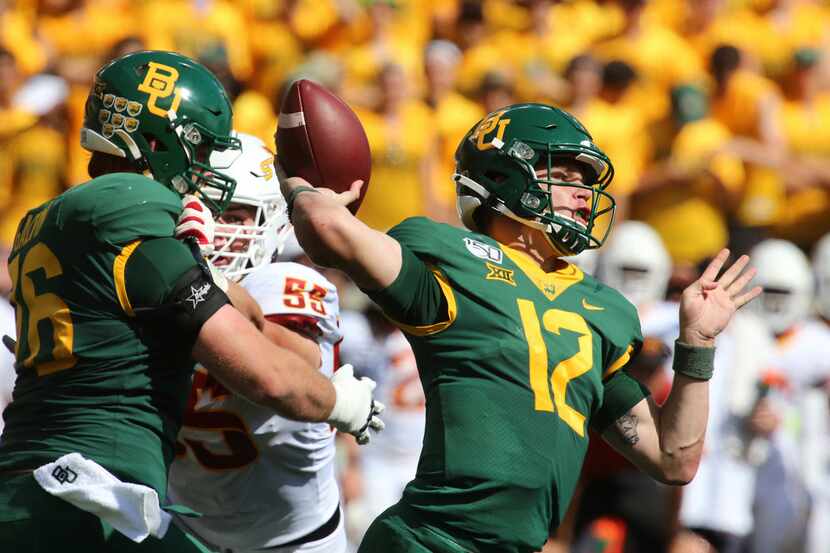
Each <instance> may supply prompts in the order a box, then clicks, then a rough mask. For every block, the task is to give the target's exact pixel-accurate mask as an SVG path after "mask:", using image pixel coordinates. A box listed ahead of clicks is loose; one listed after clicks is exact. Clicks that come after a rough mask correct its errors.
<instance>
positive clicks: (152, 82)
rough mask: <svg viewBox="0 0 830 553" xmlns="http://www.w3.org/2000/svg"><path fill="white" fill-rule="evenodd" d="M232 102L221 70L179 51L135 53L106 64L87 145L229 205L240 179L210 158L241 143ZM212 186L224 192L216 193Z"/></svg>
mask: <svg viewBox="0 0 830 553" xmlns="http://www.w3.org/2000/svg"><path fill="white" fill-rule="evenodd" d="M231 119H232V111H231V103H230V100H229V99H228V96H227V94H226V93H225V89H224V88H223V87H222V85H221V84H220V83H219V81H218V80H217V79H216V77H215V76H214V75H213V74H212V73H211V72H210V71H209V70H208V69H207V68H205V67H204V66H203V65H201V64H199V63H198V62H196V61H194V60H192V59H190V58H188V57H185V56H182V55H181V54H176V53H174V52H162V51H146V52H135V53H130V54H127V55H125V56H122V57H120V58H117V59H115V60H113V61H111V62H109V63H108V64H107V65H105V66H104V67H102V68H101V69H100V70H99V71H98V73H97V74H96V75H95V81H94V84H93V86H92V90H91V91H90V93H89V97H88V98H87V101H86V111H85V114H84V126H83V129H82V130H81V145H82V146H83V147H84V148H86V149H87V150H90V151H94V152H103V153H105V154H109V155H113V156H117V157H122V158H126V159H128V160H130V161H131V162H132V163H133V164H134V166H135V167H136V169H137V170H138V171H139V172H142V173H144V174H146V175H147V176H149V177H152V178H153V179H155V180H157V181H159V182H161V183H162V184H164V185H166V186H168V187H170V188H172V189H173V190H175V191H176V192H178V193H179V194H188V193H189V194H197V195H198V196H200V198H201V199H202V201H204V202H205V203H206V204H207V205H208V207H209V208H210V209H211V210H212V211H214V212H216V213H221V212H222V211H224V209H225V208H226V207H227V205H228V203H229V202H230V199H231V198H232V197H233V191H234V188H235V187H236V182H235V181H234V179H232V178H231V177H229V176H227V175H226V174H224V173H222V172H221V171H220V170H218V169H222V168H221V167H211V166H210V165H209V159H210V154H211V153H212V152H214V151H224V150H229V149H231V150H239V149H240V145H239V139H237V138H234V137H232V136H231V129H232V121H231ZM204 188H211V189H214V191H216V192H218V193H215V194H211V195H210V196H208V195H207V194H204V193H201V190H202V189H204Z"/></svg>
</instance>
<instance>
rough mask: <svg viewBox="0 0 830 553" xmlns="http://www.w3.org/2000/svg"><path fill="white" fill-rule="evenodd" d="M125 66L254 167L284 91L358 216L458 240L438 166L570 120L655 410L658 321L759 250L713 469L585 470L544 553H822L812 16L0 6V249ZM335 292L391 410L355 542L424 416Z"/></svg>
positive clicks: (823, 197)
mask: <svg viewBox="0 0 830 553" xmlns="http://www.w3.org/2000/svg"><path fill="white" fill-rule="evenodd" d="M140 49H168V50H176V51H179V52H182V53H184V54H187V55H189V56H193V57H195V58H197V59H199V60H200V61H202V62H203V63H204V64H206V65H207V66H208V67H209V68H210V69H212V70H213V71H214V72H215V73H216V74H217V75H218V76H219V77H220V79H221V80H222V81H223V83H224V84H225V87H226V89H227V91H228V93H229V94H230V96H231V99H232V100H233V104H234V120H235V125H234V126H235V128H236V129H237V130H239V131H242V132H248V133H251V134H254V135H256V136H259V137H260V138H262V140H264V141H265V142H266V144H271V145H273V133H274V129H275V128H276V121H277V114H278V113H279V105H280V101H281V97H282V93H283V91H284V90H285V89H286V87H287V84H288V83H290V82H291V81H292V80H294V79H296V78H299V77H305V78H311V79H314V80H316V81H318V82H321V83H322V84H324V85H325V86H327V87H328V88H330V89H332V90H333V91H335V92H336V93H337V94H339V95H340V96H341V97H343V98H344V99H345V100H346V101H347V102H348V103H349V104H350V105H351V106H353V107H354V108H355V110H356V111H357V112H358V115H359V117H360V118H361V121H362V122H363V125H364V128H365V129H366V132H367V135H368V138H369V143H370V146H371V149H372V156H373V160H372V179H371V183H370V186H369V191H368V194H367V197H366V200H365V201H364V203H363V206H362V207H361V211H360V214H359V216H360V217H361V218H362V219H364V220H365V221H366V222H367V223H368V224H370V225H372V226H375V227H377V228H388V227H390V226H392V225H394V224H396V223H397V222H399V221H400V220H401V219H403V218H405V217H408V216H412V215H428V216H430V217H433V218H435V219H438V220H443V221H446V222H450V223H454V224H457V217H456V214H455V205H454V202H455V187H454V184H453V181H452V173H453V167H454V163H453V154H454V151H455V147H456V146H457V144H458V142H459V140H460V139H461V138H462V137H463V136H464V134H465V133H466V132H467V130H468V129H469V128H470V127H471V126H472V125H473V124H474V123H475V122H476V121H478V120H479V119H480V118H481V117H482V116H483V115H484V114H486V113H488V112H491V111H495V110H497V109H498V108H500V107H502V106H505V105H508V104H511V103H515V102H525V101H538V102H544V103H548V104H553V105H557V106H560V107H564V108H565V109H567V110H569V111H571V112H572V113H574V114H575V115H576V116H577V117H578V118H579V119H580V120H581V121H582V122H583V123H584V124H585V126H586V127H587V128H588V130H589V131H590V132H591V134H592V135H593V136H594V138H595V141H596V143H597V144H598V145H599V146H600V147H601V148H602V149H603V150H604V151H605V152H606V153H607V154H608V156H609V157H610V158H611V160H612V162H613V163H614V166H615V168H616V177H615V179H614V182H613V183H612V184H611V186H610V187H609V192H611V194H613V195H614V197H615V198H616V200H617V203H618V209H617V219H616V221H617V222H616V223H615V225H617V227H616V229H615V231H614V232H613V233H612V237H613V241H612V243H611V244H609V245H608V246H607V247H606V248H604V250H603V253H602V258H601V259H600V262H599V267H598V268H596V266H595V262H596V259H594V258H592V257H591V256H583V257H582V259H580V260H579V262H580V263H582V264H584V266H585V268H586V270H588V271H590V272H594V269H595V268H596V271H597V273H598V274H599V275H600V276H601V277H602V278H603V279H605V280H607V281H608V282H609V283H611V284H613V285H615V286H617V287H619V288H620V289H622V290H623V292H625V293H626V294H627V295H629V298H630V299H631V300H632V302H633V303H635V304H636V305H637V306H638V309H639V310H640V313H641V317H642V318H643V327H644V334H645V336H646V344H645V346H644V350H643V354H642V355H641V364H640V367H639V369H638V370H640V371H642V374H641V375H640V376H641V377H642V379H643V381H645V382H648V383H649V386H650V387H651V388H652V391H653V392H654V394H655V396H656V397H660V395H661V394H663V395H665V393H666V386H667V385H668V384H667V383H669V382H670V378H669V376H670V373H669V372H668V370H669V369H668V368H670V366H671V360H670V357H671V346H672V344H671V341H672V340H673V338H674V336H676V334H677V328H676V326H677V320H676V319H677V309H676V305H674V304H672V303H671V301H670V300H671V298H672V296H673V294H676V293H677V291H678V290H680V289H682V287H683V286H684V284H685V283H688V282H691V281H692V280H693V279H694V278H696V276H697V270H698V267H699V266H700V265H701V263H703V262H705V261H706V260H707V259H708V258H710V257H711V256H712V255H714V254H715V253H716V252H717V251H718V250H720V249H721V248H722V247H724V246H726V245H729V246H730V247H731V248H732V249H733V251H734V252H736V253H742V252H749V251H753V252H754V253H755V254H757V256H758V258H759V259H760V261H758V264H759V269H761V274H760V275H759V279H760V281H761V284H762V285H763V286H765V293H764V296H763V298H762V300H761V301H759V302H756V303H759V304H760V306H761V307H760V308H759V310H760V311H759V313H760V315H761V316H758V314H759V313H756V314H754V315H753V314H752V313H747V314H746V315H745V317H744V319H745V321H744V322H743V323H740V324H737V325H736V329H735V330H731V331H730V332H729V334H728V335H727V336H725V337H724V338H723V339H722V340H721V342H722V343H721V344H720V347H719V350H718V351H719V352H720V353H719V354H718V355H719V360H717V361H716V367H718V365H720V367H719V368H720V369H721V370H717V371H716V375H722V376H721V377H717V376H716V379H715V380H714V381H713V383H712V386H713V392H712V393H713V398H712V408H711V409H712V413H711V415H710V431H709V436H710V437H709V439H708V441H707V448H708V449H707V454H706V457H705V458H704V462H703V466H702V467H701V472H700V474H699V476H698V478H697V479H696V480H695V482H693V484H692V485H691V486H689V487H687V488H686V489H685V490H684V492H683V498H681V497H680V494H679V493H678V492H677V491H676V490H673V489H664V488H661V487H660V486H659V485H657V484H654V483H652V482H651V481H646V480H645V479H644V477H640V476H636V475H635V473H634V472H632V471H630V470H629V468H628V466H627V465H626V464H625V462H624V461H622V460H620V459H614V458H613V455H611V454H610V453H609V452H607V451H602V450H600V451H594V452H592V457H591V458H590V459H589V462H588V468H587V469H586V471H585V480H584V483H583V485H582V486H581V487H580V489H581V490H582V491H583V493H582V494H581V496H580V498H578V499H577V501H576V502H575V507H574V509H573V510H572V511H573V512H572V514H571V516H570V517H569V520H568V521H567V524H566V525H565V527H564V528H563V530H562V532H560V534H561V537H560V539H561V541H560V542H552V543H551V544H550V548H551V550H555V549H554V548H556V547H564V546H562V545H561V544H562V543H565V542H571V543H573V544H574V545H573V547H574V548H576V550H578V551H619V552H620V553H622V552H624V551H625V552H634V551H648V552H651V551H662V550H667V549H668V548H670V547H671V548H673V549H672V551H675V552H677V553H681V552H691V551H706V550H707V549H705V548H703V549H701V547H704V546H703V545H701V542H699V539H698V538H699V537H700V536H703V537H705V538H706V539H707V540H708V542H707V543H709V544H713V545H714V546H715V547H717V550H718V551H722V552H727V551H728V552H730V553H733V552H734V553H738V552H741V551H744V552H746V551H753V552H756V553H763V552H766V551H770V552H778V551H810V553H818V552H828V551H830V545H828V544H830V536H827V535H824V534H822V526H823V527H828V525H827V524H826V521H827V520H830V454H828V447H830V430H828V425H830V415H828V409H827V390H826V381H827V378H828V377H830V368H828V367H829V366H830V362H828V361H827V359H830V355H828V353H830V330H828V329H830V327H829V326H828V324H827V323H826V322H825V319H824V317H828V318H830V292H828V289H827V287H828V286H830V242H826V241H823V242H822V243H819V239H820V238H821V237H822V236H823V235H825V234H826V233H828V232H830V2H828V1H826V0H605V1H602V0H559V1H556V0H513V1H509V0H480V1H468V0H238V1H226V0H17V1H14V0H0V247H4V248H7V247H8V245H9V244H10V243H11V241H12V239H13V236H14V232H15V229H16V225H17V222H18V221H19V219H20V217H21V216H22V215H23V214H24V213H25V211H26V210H28V209H29V208H31V207H33V206H35V205H38V204H40V203H41V202H43V201H44V200H45V199H47V198H50V197H52V196H54V195H55V194H58V193H60V192H61V191H62V190H64V189H66V188H68V187H70V186H73V185H75V184H79V183H81V182H84V181H85V180H87V179H88V175H87V172H86V166H87V162H88V155H89V154H88V153H87V152H85V151H84V150H82V149H81V147H80V145H79V143H78V135H79V131H80V127H81V123H82V120H83V110H84V101H85V100H86V97H87V94H88V92H89V87H90V84H91V82H92V78H93V74H94V71H95V70H96V69H97V68H98V67H99V66H100V65H101V64H102V63H104V62H105V61H106V60H108V59H111V58H113V57H116V56H118V55H121V54H123V53H126V52H129V51H133V50H140ZM623 222H625V223H624V224H623ZM626 240H628V241H626ZM614 244H617V245H616V246H614ZM822 244H824V245H823V247H822ZM769 252H772V253H769ZM813 252H815V253H813ZM811 254H812V255H813V256H814V260H815V264H814V265H812V266H811V265H810V263H809V261H808V259H807V256H808V255H811ZM765 256H766V257H765ZM603 259H604V261H603ZM767 259H772V260H773V261H765V260H767ZM813 269H815V270H816V271H817V272H814V270H813ZM816 276H817V277H818V278H817V282H818V284H819V286H818V292H817V293H816V292H815V288H814V286H813V283H814V281H815V279H816ZM330 278H331V279H332V280H333V281H337V279H339V280H340V281H342V277H339V276H338V275H336V274H332V275H331V276H330ZM765 278H766V279H767V280H764V279H765ZM341 284H342V286H343V287H344V293H343V294H342V297H343V298H344V306H343V309H344V312H345V314H344V320H343V324H344V328H345V329H346V332H345V334H346V339H345V341H344V344H343V356H344V359H346V360H349V361H352V362H354V363H355V365H356V366H357V367H358V368H359V369H361V370H362V371H363V372H364V373H365V374H369V375H371V376H373V377H375V378H377V379H378V381H379V382H380V386H381V388H382V389H384V390H385V392H384V393H385V394H386V395H387V399H386V401H387V405H389V406H390V415H389V417H388V419H387V421H388V430H387V432H386V434H385V435H384V436H383V437H382V438H381V439H379V440H378V441H377V444H373V446H372V447H371V448H369V450H370V453H369V454H368V455H367V454H363V455H361V452H359V451H358V450H357V449H356V448H355V447H353V446H354V444H353V443H351V442H344V443H342V444H341V455H342V462H341V465H342V466H343V479H342V486H343V492H344V499H345V501H347V502H348V503H349V504H350V506H349V507H348V508H347V514H348V520H349V524H350V528H351V532H352V537H353V538H354V539H358V538H359V535H360V532H361V528H362V527H365V524H368V521H370V520H371V518H372V517H374V516H375V515H376V514H377V513H378V512H379V509H380V510H382V509H383V508H384V507H385V506H386V505H389V504H391V503H393V502H394V501H395V500H396V499H397V495H398V494H399V493H400V489H401V488H402V486H403V484H404V483H405V482H406V481H407V480H409V479H410V478H411V477H412V475H413V473H414V464H415V463H416V462H417V455H418V452H419V450H420V438H419V436H420V434H421V433H422V427H423V422H422V419H421V418H420V417H422V409H423V395H422V392H421V391H420V389H419V387H420V383H419V381H418V378H417V374H416V372H415V368H414V359H413V357H412V354H411V351H410V350H409V349H408V345H407V344H406V342H405V340H404V339H403V337H402V335H401V334H400V333H399V332H398V331H396V330H395V329H393V328H392V327H390V326H389V324H388V323H387V322H386V320H385V319H384V318H383V317H382V316H380V315H379V313H378V312H377V311H375V310H374V309H372V308H371V307H369V306H368V304H366V303H365V299H363V298H361V297H360V295H359V294H357V293H354V292H351V293H350V292H348V291H345V290H347V286H348V284H347V283H345V282H341ZM632 287H633V288H632ZM667 300H668V301H667ZM595 442H599V440H595ZM371 451H373V452H374V454H371ZM377 475H383V477H382V478H378V477H377ZM759 483H760V484H759ZM776 486H777V487H776ZM643 497H648V498H649V501H648V502H645V501H643V500H642V498H643ZM822 517H825V518H824V520H825V524H824V525H821V524H819V523H818V522H817V521H819V520H821V518H822ZM827 530H828V528H824V530H823V531H824V533H825V534H826V533H827ZM696 540H698V541H696ZM821 540H823V541H821ZM557 543H558V544H559V545H557ZM600 543H604V544H605V545H604V547H606V549H598V547H599V545H598V544H600ZM614 544H617V545H614ZM817 544H818V545H817ZM615 547H616V548H615ZM707 547H708V546H707ZM579 548H581V549H579Z"/></svg>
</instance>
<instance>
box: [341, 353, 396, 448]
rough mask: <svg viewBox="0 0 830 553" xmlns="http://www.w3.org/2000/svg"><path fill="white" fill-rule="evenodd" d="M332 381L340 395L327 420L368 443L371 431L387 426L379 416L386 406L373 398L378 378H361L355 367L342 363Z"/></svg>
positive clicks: (360, 441)
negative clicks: (357, 374) (356, 374)
mask: <svg viewBox="0 0 830 553" xmlns="http://www.w3.org/2000/svg"><path fill="white" fill-rule="evenodd" d="M331 383H332V384H333V385H334V390H335V392H336V393H337V398H336V399H335V401H334V409H332V410H331V415H329V418H328V421H327V422H328V423H329V424H331V425H332V426H334V427H335V428H336V429H338V430H340V431H341V432H348V433H349V434H351V435H352V436H354V437H355V438H357V443H359V444H360V445H363V444H367V443H369V440H370V438H371V435H370V433H369V431H370V430H374V431H375V432H380V431H381V430H383V427H384V424H383V421H382V420H380V418H379V417H378V415H380V413H381V412H382V411H383V409H384V406H383V404H382V403H380V402H379V401H375V400H374V399H372V391H373V390H374V389H375V386H376V384H375V381H374V380H372V379H371V378H367V377H365V376H364V377H363V378H361V379H359V380H358V379H357V378H355V376H354V368H353V367H352V366H351V365H343V366H342V367H340V368H339V369H338V370H337V371H335V373H334V376H332V377H331Z"/></svg>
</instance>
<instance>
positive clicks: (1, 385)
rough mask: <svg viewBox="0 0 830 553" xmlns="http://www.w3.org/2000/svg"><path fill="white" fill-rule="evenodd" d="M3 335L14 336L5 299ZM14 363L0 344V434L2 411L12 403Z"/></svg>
mask: <svg viewBox="0 0 830 553" xmlns="http://www.w3.org/2000/svg"><path fill="white" fill-rule="evenodd" d="M3 334H8V335H9V336H11V337H12V338H14V337H15V336H16V331H15V325H14V308H13V307H12V306H11V304H10V303H9V301H8V300H7V299H6V298H0V336H1V335H3ZM14 361H15V359H14V355H13V354H11V353H9V351H8V350H7V349H6V347H5V346H3V345H2V344H0V434H2V433H3V416H2V415H3V409H5V408H6V405H8V404H9V403H11V401H12V392H13V391H14V382H15V380H16V379H17V372H16V371H15V368H14ZM0 440H2V438H0Z"/></svg>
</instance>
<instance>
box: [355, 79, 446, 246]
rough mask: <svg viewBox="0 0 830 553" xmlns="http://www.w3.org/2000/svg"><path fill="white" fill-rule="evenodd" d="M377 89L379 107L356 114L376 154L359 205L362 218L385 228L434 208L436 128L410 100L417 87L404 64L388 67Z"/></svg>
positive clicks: (415, 101) (428, 115)
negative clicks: (368, 182)
mask: <svg viewBox="0 0 830 553" xmlns="http://www.w3.org/2000/svg"><path fill="white" fill-rule="evenodd" d="M378 86H379V89H380V95H381V96H380V105H379V107H378V109H377V110H375V111H363V110H361V111H359V112H358V115H359V116H360V119H361V122H362V123H363V127H364V129H365V130H366V135H367V136H368V138H369V146H370V148H371V150H372V186H371V187H369V190H368V192H367V193H366V198H365V199H364V201H363V204H362V205H361V206H360V219H361V220H362V221H364V222H365V223H366V224H368V225H371V226H373V227H376V228H382V229H387V228H390V227H392V225H394V224H396V223H397V222H398V221H400V220H401V219H403V218H406V217H411V216H414V215H422V214H425V213H432V212H433V211H434V210H435V209H436V207H435V205H436V200H435V199H434V194H433V190H434V188H433V186H432V183H431V180H432V177H433V174H434V173H433V172H434V169H433V163H434V162H435V159H436V151H437V142H436V135H435V132H436V126H435V122H434V119H433V115H432V110H430V109H429V107H428V106H427V105H426V104H424V103H423V102H422V101H421V100H419V99H417V98H414V97H413V96H412V86H413V83H412V81H411V80H410V78H409V76H408V75H407V73H406V72H405V71H404V69H403V67H402V66H400V65H398V64H395V63H389V64H387V65H385V66H384V67H383V69H382V70H381V72H380V75H379V76H378Z"/></svg>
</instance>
